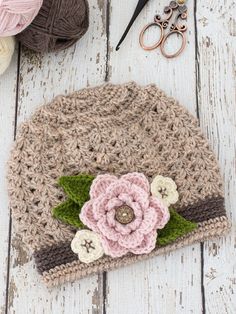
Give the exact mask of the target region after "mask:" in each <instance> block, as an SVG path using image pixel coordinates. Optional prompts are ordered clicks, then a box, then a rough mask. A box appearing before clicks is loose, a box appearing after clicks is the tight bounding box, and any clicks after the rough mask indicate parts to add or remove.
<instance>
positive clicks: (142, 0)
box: [116, 0, 149, 51]
mask: <svg viewBox="0 0 236 314" xmlns="http://www.w3.org/2000/svg"><path fill="white" fill-rule="evenodd" d="M148 1H149V0H139V2H138V4H137V7H136V9H135V11H134V14H133V16H132V18H131V20H130V22H129V24H128V26H127V28H126V30H125V32H124V34H123V35H122V37H121V39H120V41H119V43H118V45H117V46H116V51H118V50H119V49H120V45H121V44H122V42H123V41H124V39H125V37H126V36H127V34H128V32H129V30H130V28H131V26H132V25H133V24H134V21H135V20H136V18H137V17H138V16H139V13H140V12H141V11H142V9H143V8H144V7H145V5H146V4H147V3H148Z"/></svg>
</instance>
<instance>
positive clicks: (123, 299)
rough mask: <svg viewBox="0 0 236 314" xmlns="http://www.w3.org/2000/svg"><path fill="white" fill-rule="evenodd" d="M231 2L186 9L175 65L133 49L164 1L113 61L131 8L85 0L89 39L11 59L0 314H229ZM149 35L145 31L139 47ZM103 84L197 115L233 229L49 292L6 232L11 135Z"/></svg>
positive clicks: (234, 257)
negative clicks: (162, 95) (159, 95)
mask: <svg viewBox="0 0 236 314" xmlns="http://www.w3.org/2000/svg"><path fill="white" fill-rule="evenodd" d="M234 2H235V1H233V0H220V1H213V0H209V1H203V0H198V1H196V0H195V1H188V6H189V19H188V23H187V24H188V32H187V36H188V43H187V47H186V50H185V52H184V53H183V54H182V55H181V56H180V57H178V58H177V59H174V60H167V59H165V58H164V57H163V56H162V55H161V54H160V51H159V50H156V51H153V52H145V51H143V50H142V49H141V48H140V47H139V43H138V36H139V32H140V31H141V29H142V27H143V26H144V25H145V24H147V23H148V22H151V21H152V20H153V17H154V15H155V14H156V13H161V12H160V11H162V10H163V7H164V6H165V5H166V4H167V3H168V1H164V0H156V1H149V3H148V5H147V6H146V8H145V9H144V10H143V12H142V13H141V15H140V16H139V18H138V19H137V21H136V22H135V24H134V26H133V28H132V29H131V31H130V33H129V34H128V36H127V38H126V40H125V42H124V43H123V44H122V46H121V48H120V50H119V52H116V51H115V47H116V44H117V43H118V41H119V39H120V36H121V35H122V33H123V31H124V28H125V27H126V25H127V23H128V21H129V20H130V17H131V15H132V13H133V10H134V8H135V6H136V3H137V0H129V1H122V0H90V1H89V4H90V29H89V32H88V33H87V34H86V35H85V36H84V37H83V39H82V40H81V41H80V42H79V43H78V44H77V45H75V46H73V47H71V48H70V49H68V50H66V51H63V52H58V53H51V54H47V55H44V56H42V55H39V54H34V53H32V52H30V51H29V50H26V49H24V48H21V49H20V51H19V54H18V51H17V52H16V54H15V56H14V60H13V62H12V64H11V67H10V69H9V70H8V72H7V73H6V75H4V76H2V77H0V95H1V96H2V95H4V97H1V98H0V174H1V176H0V213H1V219H0V246H1V250H0V313H1V314H3V313H11V314H12V313H16V314H28V313H36V314H42V313H45V314H61V313H62V314H71V313H72V314H73V313H76V314H77V313H81V314H87V313H98V314H132V313H138V314H156V313H158V314H172V313H173V314H175V313H176V314H180V313H181V314H189V313H192V314H201V313H203V314H222V313H226V314H235V313H236V298H235V294H236V291H235V290H236V289H235V287H236V269H235V268H236V264H235V261H236V253H235V252H236V250H235V248H236V243H235V239H236V236H235V221H236V214H235V213H236V210H235V207H236V201H235V194H236V161H235V158H236V140H235V134H236V107H235V100H236V99H235V95H236V62H235V54H236V21H235V12H236V7H235V3H234ZM156 35H157V34H156V33H154V32H150V33H149V34H148V38H147V39H148V40H150V41H151V40H153V39H154V38H156ZM172 45H173V46H172ZM169 46H172V47H173V48H176V47H177V45H175V44H173V43H169ZM17 61H19V68H18V62H17ZM17 73H18V78H17ZM105 80H106V81H111V82H113V83H123V82H127V81H130V80H134V81H137V82H138V83H140V84H148V83H156V84H157V85H158V86H159V87H160V88H161V89H163V90H164V91H165V92H166V93H167V94H169V95H171V96H173V97H175V98H177V99H179V101H180V102H181V103H182V104H183V105H184V106H185V107H186V108H188V109H189V111H190V112H191V113H192V114H194V115H195V116H199V118H200V125H201V128H202V130H203V131H204V133H205V134H206V136H207V137H208V138H209V140H210V143H211V145H212V147H213V148H214V150H215V152H216V154H217V156H218V158H219V161H220V165H221V168H222V174H224V180H225V191H226V207H227V209H228V213H229V215H230V217H231V219H232V221H233V229H232V232H231V234H230V235H229V236H227V237H226V238H221V239H219V240H215V241H208V242H206V243H205V244H204V245H199V244H197V245H193V246H190V247H187V248H183V249H181V250H178V251H176V252H173V253H170V254H167V255H165V256H159V257H155V258H153V259H150V260H148V261H145V262H140V263H138V264H135V265H132V266H129V267H126V268H122V269H118V270H116V271H112V272H109V273H107V274H104V275H98V276H93V277H89V278H87V279H84V280H81V281H80V282H77V283H73V284H66V285H63V286H61V287H59V288H54V289H52V290H48V289H47V288H46V287H45V286H44V285H43V284H42V283H41V281H40V278H39V276H38V274H37V272H36V269H35V265H34V263H33V261H32V260H31V257H30V254H29V253H28V252H27V251H26V250H25V248H24V246H23V245H22V243H21V240H20V238H19V236H18V235H17V234H16V232H15V231H14V229H12V228H11V224H10V223H9V222H10V221H9V210H8V207H7V203H8V202H7V201H8V200H7V192H6V180H5V179H4V177H5V174H6V161H7V159H8V156H9V149H10V146H11V144H12V142H13V138H14V132H15V126H18V125H19V124H20V123H21V122H23V121H25V119H27V118H28V117H29V116H30V115H31V113H32V112H33V111H34V110H35V109H36V108H37V107H38V106H40V105H41V104H43V103H46V102H47V101H50V100H51V99H52V97H53V96H55V95H57V94H62V93H69V92H71V91H73V90H76V89H79V88H82V87H86V86H95V85H98V84H101V83H103V82H104V81H105ZM17 83H18V85H17ZM15 113H16V115H15ZM16 131H17V130H16ZM9 226H10V228H9ZM9 233H10V242H11V246H10V247H8V242H9ZM9 252H10V256H9V254H8V253H9ZM9 258H10V263H8V262H9ZM6 287H7V289H6Z"/></svg>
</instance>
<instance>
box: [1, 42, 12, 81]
mask: <svg viewBox="0 0 236 314" xmlns="http://www.w3.org/2000/svg"><path fill="white" fill-rule="evenodd" d="M14 49H15V40H14V37H12V36H11V37H3V38H0V75H1V74H3V72H5V70H6V69H7V68H8V66H9V65H10V62H11V58H12V55H13V53H14Z"/></svg>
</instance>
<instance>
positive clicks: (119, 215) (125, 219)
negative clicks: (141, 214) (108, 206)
mask: <svg viewBox="0 0 236 314" xmlns="http://www.w3.org/2000/svg"><path fill="white" fill-rule="evenodd" d="M115 219H116V220H117V221H118V222H119V223H121V224H122V225H127V224H129V223H131V222H132V221H133V220H134V211H133V209H132V208H131V207H129V206H127V205H124V206H121V207H118V208H117V209H116V214H115Z"/></svg>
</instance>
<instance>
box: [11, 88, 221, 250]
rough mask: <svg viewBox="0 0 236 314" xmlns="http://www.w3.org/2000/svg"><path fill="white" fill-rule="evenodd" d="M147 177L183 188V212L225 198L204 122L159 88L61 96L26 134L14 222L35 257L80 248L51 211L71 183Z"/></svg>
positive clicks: (19, 144)
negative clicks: (62, 247)
mask: <svg viewBox="0 0 236 314" xmlns="http://www.w3.org/2000/svg"><path fill="white" fill-rule="evenodd" d="M128 172H142V173H144V174H145V175H146V176H147V177H148V178H149V182H151V181H152V179H153V178H154V177H155V176H156V175H158V174H161V175H163V176H166V177H171V178H172V179H173V180H174V181H175V182H176V184H177V187H178V192H179V201H178V203H177V204H176V205H175V209H176V210H177V211H179V212H181V208H183V207H184V208H186V207H188V206H190V205H191V204H194V203H197V202H198V201H201V200H203V201H204V200H205V199H207V198H210V197H218V196H222V194H223V193H222V182H221V177H220V173H219V168H218V165H217V162H216V160H215V157H214V155H213V153H212V151H211V150H210V149H209V145H208V143H207V141H206V140H205V139H204V137H203V135H202V134H201V131H200V129H199V127H198V123H197V120H196V119H195V118H193V117H192V116H191V115H190V114H189V113H188V112H187V110H186V109H184V108H183V107H181V106H180V105H179V104H178V102H176V101H175V100H174V99H172V98H169V97H167V96H166V95H165V94H164V92H162V91H161V90H159V89H158V88H157V87H156V86H155V85H149V86H146V87H140V86H138V85H137V84H135V83H128V84H123V85H112V84H106V85H103V86H100V87H96V88H89V89H83V90H81V91H78V92H75V93H73V94H70V95H68V96H58V97H56V98H55V99H54V100H53V101H52V102H51V103H49V104H48V105H45V106H43V107H41V108H40V109H39V110H37V112H36V113H35V114H34V115H33V116H32V118H31V119H30V120H28V121H27V122H25V123H24V124H23V125H22V126H21V128H20V131H19V132H18V135H17V140H16V144H15V147H14V149H13V151H12V154H11V158H10V162H9V171H8V180H9V195H10V206H11V208H12V215H13V217H14V219H15V221H16V222H17V225H18V232H19V233H20V234H21V235H22V237H23V241H24V242H25V243H26V244H27V245H29V246H30V247H31V248H32V249H33V250H35V249H40V248H42V247H44V246H49V245H53V244H57V243H60V242H63V241H66V240H72V238H73V236H74V229H73V228H71V227H69V226H66V225H64V224H62V223H59V222H58V221H57V220H56V219H54V218H53V217H52V215H51V209H52V208H53V207H55V206H56V205H58V204H59V203H61V202H62V200H63V199H64V197H65V195H64V193H63V191H62V189H61V188H59V187H58V185H57V180H58V178H59V177H60V176H63V175H77V174H79V173H89V174H93V175H97V174H102V173H110V174H114V175H122V174H125V173H128Z"/></svg>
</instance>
